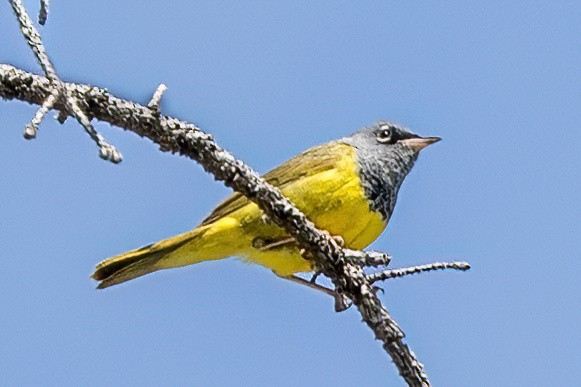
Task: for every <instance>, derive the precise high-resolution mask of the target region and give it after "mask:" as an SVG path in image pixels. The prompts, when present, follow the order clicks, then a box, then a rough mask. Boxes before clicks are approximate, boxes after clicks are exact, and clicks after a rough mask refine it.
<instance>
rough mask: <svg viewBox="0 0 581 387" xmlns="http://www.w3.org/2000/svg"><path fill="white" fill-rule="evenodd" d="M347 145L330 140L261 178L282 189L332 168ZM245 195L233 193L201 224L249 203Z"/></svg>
mask: <svg viewBox="0 0 581 387" xmlns="http://www.w3.org/2000/svg"><path fill="white" fill-rule="evenodd" d="M346 147H349V145H346V144H343V143H339V142H330V143H327V144H324V145H320V146H317V147H314V148H311V149H308V150H306V151H304V152H303V153H301V154H299V155H297V156H295V157H293V158H291V159H289V160H287V161H285V162H284V163H283V164H281V165H279V166H278V167H276V168H274V169H273V170H272V171H270V172H268V173H266V174H264V176H263V178H264V179H265V180H266V181H267V182H268V183H270V184H272V185H274V186H275V187H278V188H280V189H284V188H285V187H286V186H288V185H289V184H291V183H293V182H295V181H297V180H299V179H301V178H303V177H305V176H312V175H315V174H317V173H320V172H324V171H327V170H330V169H333V168H334V167H335V166H336V165H337V163H338V162H339V160H341V158H342V157H344V156H345V155H346V153H348V151H347V149H346ZM249 203H250V201H249V200H248V199H247V198H246V196H244V195H242V194H240V193H238V192H237V193H234V194H233V195H231V196H230V197H228V198H227V199H226V200H224V201H223V202H222V203H220V204H218V206H217V207H216V208H215V209H214V211H212V213H211V214H210V215H209V216H208V217H207V218H206V219H204V221H203V222H202V224H201V225H202V226H204V225H207V224H210V223H212V222H214V221H216V220H217V219H219V218H222V217H224V216H228V215H229V214H231V213H233V212H234V211H237V210H239V209H241V208H242V207H244V206H246V205H247V204H249Z"/></svg>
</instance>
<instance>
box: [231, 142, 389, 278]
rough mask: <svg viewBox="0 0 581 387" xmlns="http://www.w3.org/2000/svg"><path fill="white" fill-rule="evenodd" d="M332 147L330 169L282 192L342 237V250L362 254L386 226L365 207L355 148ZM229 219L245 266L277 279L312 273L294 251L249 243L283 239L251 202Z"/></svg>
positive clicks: (281, 232) (280, 233)
mask: <svg viewBox="0 0 581 387" xmlns="http://www.w3.org/2000/svg"><path fill="white" fill-rule="evenodd" d="M335 148H336V149H334V150H333V152H334V153H335V154H334V162H333V166H332V168H328V169H325V170H323V171H318V172H316V173H313V174H306V175H303V176H301V177H300V178H298V179H296V180H295V181H292V182H290V183H288V184H286V185H285V186H284V187H283V188H282V192H283V194H284V195H285V196H287V197H288V198H289V199H291V201H292V202H293V203H295V204H296V205H297V207H298V208H299V209H300V210H301V211H303V212H304V214H305V215H306V216H307V217H308V218H309V219H310V220H311V221H312V222H313V223H315V225H316V226H317V228H319V229H321V230H326V231H328V232H329V233H330V234H331V235H338V236H341V237H342V238H343V240H344V241H345V245H346V247H349V248H352V249H362V248H364V247H366V246H368V245H369V244H370V243H371V242H373V241H374V240H375V239H377V237H379V235H381V233H382V232H383V230H384V229H385V227H386V225H387V223H386V222H385V220H384V219H383V218H382V217H381V215H380V214H379V213H377V212H373V211H371V209H370V207H369V201H368V200H367V199H366V197H365V194H364V191H363V188H362V186H361V184H360V179H359V176H358V173H357V165H356V161H355V149H354V148H352V147H350V146H348V145H341V146H335ZM337 153H338V154H337ZM231 216H235V217H236V218H237V219H238V220H239V222H240V226H241V231H242V233H243V235H244V238H242V239H243V240H244V243H243V244H244V245H245V246H247V248H244V252H243V255H244V256H245V257H246V259H247V260H248V261H251V262H255V263H258V264H260V265H263V266H266V267H269V268H270V269H272V270H273V271H274V272H276V273H277V274H279V275H282V276H287V275H290V274H292V273H295V272H304V271H310V270H312V266H311V263H310V262H308V261H305V260H304V259H303V258H302V257H301V256H300V254H299V252H298V249H296V248H285V249H279V250H276V249H275V250H272V251H259V250H257V249H256V248H254V247H252V245H251V241H252V240H254V239H255V238H256V237H260V238H264V239H273V238H280V237H284V235H285V233H284V231H283V230H282V229H280V228H278V227H275V226H272V225H270V224H268V223H265V222H264V219H263V218H262V212H261V211H260V210H259V209H258V207H257V206H256V205H255V204H254V203H252V204H249V205H248V206H245V208H243V209H240V210H239V211H237V213H236V215H235V214H232V215H231ZM249 243H250V245H249Z"/></svg>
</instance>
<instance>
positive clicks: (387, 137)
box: [377, 129, 393, 144]
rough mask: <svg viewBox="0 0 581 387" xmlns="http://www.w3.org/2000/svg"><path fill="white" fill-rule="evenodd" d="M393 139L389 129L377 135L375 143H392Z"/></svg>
mask: <svg viewBox="0 0 581 387" xmlns="http://www.w3.org/2000/svg"><path fill="white" fill-rule="evenodd" d="M392 139H393V132H392V130H391V129H382V130H381V131H380V132H379V133H378V134H377V141H378V142H380V143H383V144H385V143H390V142H392Z"/></svg>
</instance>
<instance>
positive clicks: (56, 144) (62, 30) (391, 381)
mask: <svg viewBox="0 0 581 387" xmlns="http://www.w3.org/2000/svg"><path fill="white" fill-rule="evenodd" d="M469 3H470V4H468V3H467V2H463V1H439V2H432V3H431V4H419V3H414V2H401V1H399V2H395V1H381V2H380V1H369V2H365V3H361V2H337V1H317V2H310V1H285V2H283V1H254V2H244V3H242V2H226V1H204V2H191V1H174V2H168V3H164V2H142V1H133V0H127V1H123V2H119V1H99V2H63V1H53V2H51V13H50V16H49V20H48V23H47V25H46V27H44V28H42V30H41V33H42V34H43V37H44V39H45V43H46V46H47V49H48V52H49V54H50V55H51V57H52V59H53V62H54V63H55V66H56V68H57V70H58V72H59V74H60V75H61V77H62V78H63V79H65V80H69V81H76V82H85V83H90V84H95V85H98V86H103V87H107V88H108V89H109V90H110V91H111V92H113V93H115V94H116V95H118V96H121V97H124V98H127V99H131V100H135V101H139V102H142V103H145V102H147V101H148V99H149V98H150V96H151V94H152V93H153V91H154V90H155V88H156V86H157V84H158V83H160V82H163V83H165V84H167V86H168V88H169V89H168V91H167V92H166V94H165V96H164V97H163V100H162V109H163V111H164V112H165V113H166V114H171V115H174V116H177V117H179V118H182V119H185V120H189V121H192V122H194V123H196V124H198V125H199V126H200V127H201V128H203V129H204V130H206V131H209V132H211V133H213V134H214V135H215V138H216V139H217V140H218V142H219V143H220V144H221V145H223V146H225V147H226V148H228V149H229V150H231V151H232V152H233V153H234V154H235V155H236V156H238V157H240V158H242V159H243V160H245V161H247V162H248V163H250V165H252V166H253V167H254V168H256V169H257V170H259V171H262V172H264V171H267V170H268V169H270V168H271V167H273V166H275V165H277V164H278V163H280V162H282V161H284V160H285V159H287V158H288V157H290V156H292V155H294V154H296V153H298V152H300V151H301V150H303V149H306V148H308V147H310V146H313V145H315V144H319V143H322V142H326V141H329V140H331V139H334V138H338V137H341V136H343V135H345V134H349V133H351V132H352V131H354V130H356V129H357V128H359V127H361V126H363V125H366V124H369V123H371V122H373V121H375V120H377V119H391V120H394V121H396V122H399V123H401V124H403V125H405V126H407V127H409V128H411V129H412V130H414V131H415V132H417V133H420V134H424V135H437V136H441V137H443V141H442V142H441V143H438V144H437V145H435V146H433V147H430V148H429V149H427V150H426V151H425V152H424V153H423V154H422V155H421V157H420V160H419V161H418V163H417V164H416V167H415V168H414V170H413V172H412V173H411V175H410V176H409V177H408V178H407V180H406V182H405V183H404V186H403V188H402V190H401V192H400V197H399V201H398V205H397V208H396V211H395V214H394V216H393V218H392V220H391V223H390V225H389V227H388V230H387V232H386V233H385V234H384V235H382V236H381V237H380V238H379V239H378V240H377V242H376V243H375V244H374V245H373V247H374V248H376V249H380V250H384V251H387V252H390V253H391V254H393V255H394V256H395V257H396V258H395V261H394V266H406V265H412V264H418V263H426V262H430V261H435V260H451V259H467V260H469V261H470V262H471V263H472V265H473V269H472V270H471V271H470V272H468V273H455V272H449V273H448V272H446V273H432V274H425V275H421V276H416V277H409V278H405V279H399V280H393V281H391V282H389V283H387V284H386V286H385V295H384V296H382V298H383V299H384V301H385V303H386V305H387V306H388V308H389V310H390V312H391V313H392V314H393V316H394V317H395V318H396V320H397V321H398V322H399V323H400V325H401V326H402V328H403V329H404V331H405V332H406V333H407V335H408V338H407V340H408V342H409V344H410V345H411V346H412V348H413V349H414V350H415V351H416V353H417V355H418V356H419V358H420V360H421V361H422V362H423V363H424V364H425V365H426V370H427V372H428V374H429V375H430V377H431V380H432V381H433V383H434V385H439V386H466V385H470V386H490V385H505V386H525V385H526V386H546V385H558V386H573V385H576V384H577V383H578V373H579V369H580V367H581V356H580V351H579V348H580V347H581V340H580V335H579V332H578V330H579V326H581V312H580V309H579V290H580V285H579V279H578V272H579V261H580V259H581V255H580V254H581V253H580V251H581V238H580V232H581V206H580V205H579V194H580V193H581V183H580V181H579V177H580V172H579V171H580V167H581V163H580V160H581V158H580V157H579V148H578V147H579V129H580V127H579V124H580V123H581V109H579V107H580V102H581V98H580V95H581V93H580V86H581V85H580V79H581V72H580V70H579V63H581V50H580V46H579V34H580V32H581V31H580V28H579V25H580V22H581V20H580V19H581V17H580V15H581V13H580V11H581V9H580V6H579V3H578V2H573V1H559V2H535V1H533V2H531V1H512V2H500V1H488V2H479V3H476V2H469ZM26 4H27V6H28V7H29V11H30V12H32V13H34V14H36V12H37V9H38V5H37V2H30V1H27V2H26ZM0 36H2V44H0V62H1V63H10V64H13V65H15V66H17V67H21V68H24V69H27V70H30V71H34V72H39V71H40V70H39V66H38V65H37V64H36V63H35V61H34V59H33V57H32V54H31V53H30V51H29V49H28V47H27V46H26V44H25V42H24V40H23V38H22V37H21V36H20V32H19V28H18V26H17V24H16V21H15V20H14V17H13V15H12V13H11V10H10V8H9V5H8V3H7V2H2V3H0ZM34 112H35V109H34V108H33V107H31V106H27V105H25V104H23V103H20V102H0V127H2V134H1V136H0V144H1V145H0V149H1V150H2V151H1V152H0V165H2V168H0V181H1V183H0V187H1V189H0V245H1V246H2V253H1V254H0V259H1V261H2V263H3V265H2V276H1V277H2V280H1V281H0V295H1V296H0V311H1V313H0V327H1V329H0V343H1V345H0V375H2V380H3V383H4V384H8V385H55V386H56V385H59V386H62V385H86V386H90V385H104V384H110V385H152V386H153V385H190V386H191V385H195V386H209V385H212V386H237V385H252V386H272V385H277V386H296V385H313V386H354V385H369V386H375V385H377V386H379V385H403V382H402V381H401V379H400V378H399V377H398V376H397V373H396V369H395V367H394V366H393V365H392V364H390V361H389V359H388V358H387V356H386V355H385V354H384V353H383V351H382V350H381V348H380V345H379V344H378V343H377V342H374V340H373V339H372V335H371V333H370V331H369V330H368V329H367V327H365V326H364V325H363V324H361V323H360V321H359V320H360V318H359V315H358V314H357V313H356V312H355V311H348V312H346V313H343V314H340V315H337V314H335V313H334V312H333V308H332V302H331V300H329V299H327V298H326V297H324V296H323V295H321V294H317V293H314V292H313V291H311V290H309V289H306V288H302V287H300V286H297V285H294V284H290V283H286V282H284V281H282V280H280V279H278V278H276V277H274V276H273V275H272V274H271V273H270V272H268V271H267V270H265V269H262V268H260V267H256V266H248V265H245V264H242V263H240V262H237V261H234V260H229V261H222V262H214V263H208V264H201V265H197V266H195V267H189V268H185V269H181V270H173V271H167V272H163V273H158V274H156V275H151V276H149V277H147V278H144V279H141V280H138V281H134V282H132V283H129V284H126V285H124V286H119V287H116V288H112V289H108V290H107V291H96V290H95V289H94V287H95V284H94V283H93V282H92V281H91V280H90V278H89V274H90V273H91V271H92V268H93V266H94V264H95V263H96V262H97V261H99V260H101V259H103V258H106V257H108V256H110V255H114V254H117V253H120V252H123V251H126V250H128V249H132V248H136V247H139V246H141V245H144V244H147V243H150V242H153V241H156V240H159V239H162V238H165V237H168V236H171V235H174V234H177V233H180V232H183V231H186V230H188V229H190V228H192V227H193V226H195V225H196V224H197V222H199V221H200V220H201V219H202V218H203V217H204V216H205V215H207V213H208V212H209V211H210V210H211V209H212V207H213V205H214V204H216V202H218V201H219V200H220V199H222V198H224V197H225V196H226V195H228V194H229V191H228V189H226V188H225V187H223V186H222V185H221V184H220V183H216V182H214V181H213V179H212V177H211V176H209V175H207V174H205V173H204V172H203V171H202V169H201V168H200V167H199V166H197V165H195V164H194V163H193V162H191V161H189V160H186V159H184V158H178V157H176V156H171V155H168V154H162V153H160V152H159V151H158V150H157V148H156V146H155V145H153V144H152V143H151V142H149V141H147V140H143V139H140V138H139V137H137V136H135V135H133V134H132V133H125V132H123V131H120V130H118V129H117V128H111V127H110V126H109V125H104V124H96V127H97V129H98V130H100V131H101V132H102V133H103V134H104V135H105V136H106V137H107V138H109V139H110V140H111V141H112V142H113V143H114V144H115V145H116V146H118V147H119V148H120V149H121V151H122V152H123V154H124V157H125V161H124V162H123V163H122V164H120V165H112V164H110V163H106V162H104V161H102V160H100V159H99V158H98V156H97V149H96V148H95V146H94V145H93V144H92V143H91V142H90V140H89V139H88V137H87V136H86V134H85V133H84V132H83V130H82V129H81V127H80V126H79V125H78V124H76V123H74V122H72V121H71V120H69V122H67V123H66V124H65V125H63V126H61V125H58V124H57V123H55V121H54V120H52V119H49V120H46V122H45V123H43V125H42V127H41V130H40V132H39V135H38V138H37V140H36V141H30V142H27V141H25V140H24V139H22V131H23V128H24V125H25V124H26V123H27V122H28V121H29V120H30V119H31V117H32V116H33V114H34Z"/></svg>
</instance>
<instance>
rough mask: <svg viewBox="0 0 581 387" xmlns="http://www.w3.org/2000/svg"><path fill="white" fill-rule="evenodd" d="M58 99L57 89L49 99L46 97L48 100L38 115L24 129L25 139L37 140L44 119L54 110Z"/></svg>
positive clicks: (37, 112) (38, 111)
mask: <svg viewBox="0 0 581 387" xmlns="http://www.w3.org/2000/svg"><path fill="white" fill-rule="evenodd" d="M57 99H58V91H57V90H56V89H55V90H54V92H52V93H51V94H50V95H49V96H48V97H46V99H45V100H44V102H43V103H42V106H41V107H40V108H39V109H38V110H37V111H36V114H35V115H34V117H33V118H32V120H31V121H30V123H29V124H28V125H26V127H25V128H24V138H25V139H27V140H32V139H33V138H36V134H37V133H38V127H39V126H40V123H41V122H42V119H43V118H44V116H46V114H47V113H48V112H49V111H50V109H52V107H53V106H54V104H55V103H56V101H57Z"/></svg>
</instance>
